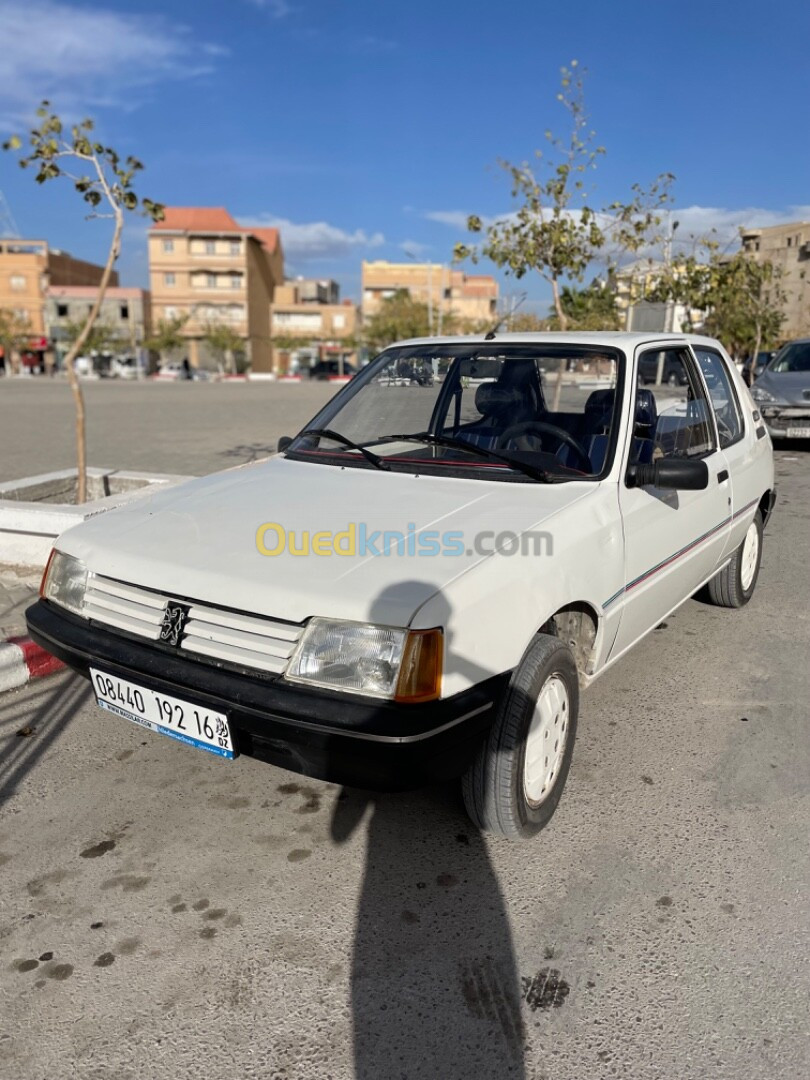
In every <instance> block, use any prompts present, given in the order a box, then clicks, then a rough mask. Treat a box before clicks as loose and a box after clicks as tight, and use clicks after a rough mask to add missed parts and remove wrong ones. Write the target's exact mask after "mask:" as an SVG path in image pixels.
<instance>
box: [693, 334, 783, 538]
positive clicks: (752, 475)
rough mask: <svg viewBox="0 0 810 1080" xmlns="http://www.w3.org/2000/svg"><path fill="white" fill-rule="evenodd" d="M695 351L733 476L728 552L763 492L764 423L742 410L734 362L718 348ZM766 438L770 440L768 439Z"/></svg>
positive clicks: (695, 347)
mask: <svg viewBox="0 0 810 1080" xmlns="http://www.w3.org/2000/svg"><path fill="white" fill-rule="evenodd" d="M692 351H693V353H694V354H695V356H696V358H697V361H698V364H699V365H700V370H701V372H702V373H703V380H704V382H705V383H706V386H707V388H708V391H709V399H710V401H711V404H712V408H713V410H714V415H715V422H716V425H717V434H718V438H719V442H720V449H721V450H722V451H723V454H724V455H725V458H726V462H727V463H728V470H729V473H730V476H731V517H732V523H731V527H730V529H729V531H728V534H727V536H726V554H730V553H731V552H732V551H733V550H734V548H735V547H737V545H738V544H740V543H742V540H743V537H744V536H745V530H746V529H747V528H748V525H749V523H750V520H751V516H752V515H753V512H754V508H755V507H756V505H757V503H758V502H759V500H760V499H761V498H762V493H763V468H762V458H763V454H764V452H765V451H764V448H763V446H762V445H761V443H760V439H761V438H762V436H761V435H760V436H758V435H757V434H756V428H757V427H759V431H760V432H762V431H763V430H764V429H763V426H762V425H761V424H759V425H757V424H756V423H755V421H754V418H753V415H752V413H751V411H750V409H749V411H748V414H747V415H746V413H745V411H744V410H743V407H742V403H741V400H740V395H739V393H738V388H737V386H736V384H735V379H734V374H733V372H732V371H731V369H730V364H731V361H730V360H729V359H728V357H726V356H724V354H723V353H722V351H721V349H720V348H719V347H714V346H710V345H703V344H694V345H693V346H692ZM766 441H767V440H766Z"/></svg>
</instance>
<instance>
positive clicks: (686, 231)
mask: <svg viewBox="0 0 810 1080" xmlns="http://www.w3.org/2000/svg"><path fill="white" fill-rule="evenodd" d="M671 213H672V222H673V224H674V223H675V222H676V221H677V222H678V228H677V229H676V230H675V238H676V242H680V243H681V245H683V244H690V243H691V241H692V238H693V237H697V236H705V235H706V234H707V233H710V232H712V230H714V231H715V232H716V234H717V235H716V239H717V241H718V242H719V243H720V245H721V247H722V246H725V245H727V244H730V245H731V246H732V247H736V242H737V237H738V236H739V231H740V229H741V228H744V229H762V228H767V227H768V226H769V225H788V224H790V222H791V221H808V220H810V206H789V207H788V208H787V209H786V210H765V209H763V208H762V207H755V206H748V207H743V208H741V209H739V210H734V209H729V208H727V207H720V206H684V207H680V208H679V207H674V208H673V209H672V212H671Z"/></svg>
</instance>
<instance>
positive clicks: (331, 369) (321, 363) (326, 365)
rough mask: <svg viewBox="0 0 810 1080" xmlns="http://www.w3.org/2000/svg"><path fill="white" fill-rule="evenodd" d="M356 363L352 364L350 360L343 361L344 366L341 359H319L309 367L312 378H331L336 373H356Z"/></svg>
mask: <svg viewBox="0 0 810 1080" xmlns="http://www.w3.org/2000/svg"><path fill="white" fill-rule="evenodd" d="M355 370H356V369H355V366H354V364H350V363H349V361H348V360H344V361H343V368H342V370H341V365H340V361H339V360H318V361H317V362H316V363H314V364H313V365H312V367H311V368H310V369H309V377H310V378H311V379H320V380H323V379H330V378H334V376H336V375H354V373H355Z"/></svg>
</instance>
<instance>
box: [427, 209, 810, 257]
mask: <svg viewBox="0 0 810 1080" xmlns="http://www.w3.org/2000/svg"><path fill="white" fill-rule="evenodd" d="M571 212H572V213H576V211H571ZM670 214H671V220H672V222H673V224H674V223H675V222H677V223H678V225H677V228H676V229H675V232H674V237H675V245H676V247H677V246H678V245H680V246H681V247H684V246H692V245H693V243H694V240H695V238H696V237H701V236H706V235H707V234H709V233H711V232H712V231H713V230H714V233H715V234H716V235H715V239H716V240H717V242H718V243H719V244H720V246H721V247H724V246H726V245H732V247H733V246H734V245H735V244H736V241H737V237H738V236H739V231H740V229H741V228H746V229H756V228H765V227H767V226H769V225H787V224H789V223H790V222H791V221H808V220H810V205H804V206H790V207H788V208H787V209H786V210H766V209H764V208H762V207H754V206H748V207H742V208H740V209H734V208H729V207H721V206H699V205H692V206H683V207H672V208H671V210H670ZM513 216H514V214H513V213H503V214H493V215H491V216H489V217H487V216H484V215H481V222H482V224H483V226H484V228H487V227H488V226H489V225H493V224H495V222H498V221H508V220H509V219H510V218H511V217H513ZM423 217H425V218H427V220H428V221H435V222H437V223H438V224H440V225H446V226H448V227H449V228H451V229H455V230H457V231H459V232H467V217H468V211H466V210H429V211H427V212H426V213H425V214H423ZM600 217H601V218H602V220H603V221H604V222H605V223H607V222H609V220H610V218H609V216H607V215H600Z"/></svg>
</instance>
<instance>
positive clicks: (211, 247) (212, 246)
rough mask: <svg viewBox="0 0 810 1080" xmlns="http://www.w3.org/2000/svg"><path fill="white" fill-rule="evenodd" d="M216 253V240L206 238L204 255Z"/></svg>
mask: <svg viewBox="0 0 810 1080" xmlns="http://www.w3.org/2000/svg"><path fill="white" fill-rule="evenodd" d="M216 253H217V242H216V240H206V241H205V254H206V255H216Z"/></svg>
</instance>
